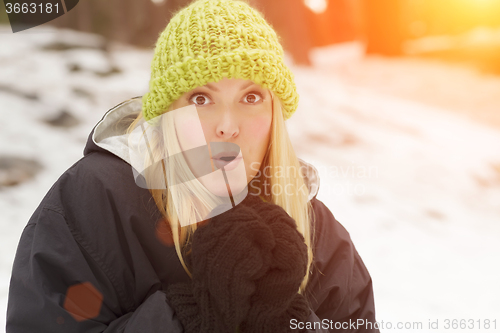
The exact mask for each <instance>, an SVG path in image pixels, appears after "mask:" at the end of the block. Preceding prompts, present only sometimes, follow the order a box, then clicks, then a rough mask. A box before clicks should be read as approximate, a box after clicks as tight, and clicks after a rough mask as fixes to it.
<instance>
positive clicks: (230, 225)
mask: <svg viewBox="0 0 500 333" xmlns="http://www.w3.org/2000/svg"><path fill="white" fill-rule="evenodd" d="M249 197H250V196H249ZM249 197H247V199H249V200H247V199H245V200H244V202H245V203H248V202H249V201H251V200H260V199H259V198H249ZM191 246H192V248H191V256H190V257H188V259H187V261H188V264H189V265H190V266H191V272H192V277H193V279H192V283H191V284H174V285H171V286H169V287H168V288H167V290H166V293H167V298H168V302H169V304H170V305H171V306H172V308H173V309H174V311H175V312H176V315H177V317H178V318H179V320H180V321H181V323H182V324H183V326H184V330H185V332H187V333H190V332H221V333H223V332H231V333H234V332H235V331H236V328H237V327H238V325H239V324H240V323H241V322H242V321H243V320H244V319H245V318H246V316H247V313H248V311H249V310H250V305H251V304H250V297H251V295H252V294H254V293H255V289H256V280H257V279H259V278H261V277H262V276H263V275H264V274H265V273H266V272H267V271H268V270H269V267H270V265H271V260H272V255H271V251H272V249H273V248H274V247H275V241H274V237H273V233H272V231H271V230H270V228H269V227H268V226H267V225H266V224H265V223H262V219H261V217H260V216H259V215H258V214H257V213H256V212H255V211H254V210H253V209H251V208H249V207H248V206H247V205H246V204H244V203H243V202H242V203H240V204H239V205H237V206H236V207H234V208H232V209H230V210H229V211H227V212H224V213H222V214H220V215H217V216H215V217H213V218H212V219H211V220H210V221H209V223H207V224H206V225H204V226H201V227H198V229H197V230H196V232H195V233H194V235H193V240H192V245H191Z"/></svg>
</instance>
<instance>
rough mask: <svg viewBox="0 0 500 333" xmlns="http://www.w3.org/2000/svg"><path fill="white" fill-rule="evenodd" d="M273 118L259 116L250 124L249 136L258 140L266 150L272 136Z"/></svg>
mask: <svg viewBox="0 0 500 333" xmlns="http://www.w3.org/2000/svg"><path fill="white" fill-rule="evenodd" d="M271 121H272V119H271V117H269V116H259V117H256V118H255V119H253V120H252V121H251V122H249V123H248V124H249V134H250V135H251V137H252V138H254V139H256V140H257V141H258V142H259V143H260V144H261V145H262V146H263V147H259V148H261V149H265V148H267V147H265V145H266V143H267V142H268V140H269V137H270V134H271Z"/></svg>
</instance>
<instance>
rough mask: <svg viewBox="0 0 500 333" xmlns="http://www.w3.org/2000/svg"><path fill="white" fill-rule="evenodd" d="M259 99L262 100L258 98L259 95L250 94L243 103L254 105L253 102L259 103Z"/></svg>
mask: <svg viewBox="0 0 500 333" xmlns="http://www.w3.org/2000/svg"><path fill="white" fill-rule="evenodd" d="M261 99H262V96H260V94H257V93H250V94H248V95H246V96H245V102H247V103H250V104H254V103H255V102H258V101H260V100H261Z"/></svg>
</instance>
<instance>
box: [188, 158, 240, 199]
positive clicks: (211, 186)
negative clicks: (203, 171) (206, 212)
mask: <svg viewBox="0 0 500 333" xmlns="http://www.w3.org/2000/svg"><path fill="white" fill-rule="evenodd" d="M224 174H225V176H224ZM198 180H199V181H200V182H201V184H202V185H203V186H205V188H206V189H207V190H208V191H210V192H211V193H213V194H214V195H216V196H218V197H227V198H229V195H232V196H235V195H237V194H240V193H241V192H243V191H245V190H246V188H247V185H248V182H247V174H246V171H245V165H244V163H239V165H238V167H236V168H235V169H233V170H228V171H225V172H222V170H217V171H215V172H212V173H210V174H208V175H205V176H203V177H200V178H198Z"/></svg>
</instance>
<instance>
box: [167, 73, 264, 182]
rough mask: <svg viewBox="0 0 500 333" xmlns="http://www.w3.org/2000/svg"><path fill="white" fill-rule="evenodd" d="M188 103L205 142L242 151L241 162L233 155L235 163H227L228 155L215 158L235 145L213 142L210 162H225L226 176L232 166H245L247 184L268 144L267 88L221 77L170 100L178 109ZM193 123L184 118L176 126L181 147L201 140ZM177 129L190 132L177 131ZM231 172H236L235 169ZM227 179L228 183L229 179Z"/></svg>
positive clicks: (235, 167)
mask: <svg viewBox="0 0 500 333" xmlns="http://www.w3.org/2000/svg"><path fill="white" fill-rule="evenodd" d="M190 104H194V105H195V106H196V109H197V111H198V117H199V120H200V122H201V127H202V130H203V135H204V138H205V142H206V143H207V144H209V145H210V143H221V142H226V143H232V144H236V145H238V147H239V150H240V151H241V153H240V155H239V156H240V158H241V156H242V159H241V161H243V162H241V161H240V162H238V160H237V159H235V160H234V162H235V163H231V164H227V162H225V160H227V157H224V156H222V160H221V159H219V158H217V155H219V154H220V153H221V151H224V152H230V151H234V149H232V148H230V147H231V146H232V147H235V146H234V145H225V147H226V148H223V147H224V145H221V144H218V145H217V144H216V145H212V146H211V147H212V149H211V151H210V159H211V162H212V163H213V166H215V167H217V168H219V169H220V168H221V167H224V166H225V165H227V169H228V170H229V171H228V172H227V176H228V178H230V177H231V169H237V168H240V167H243V166H244V169H245V171H244V173H246V183H245V184H244V185H245V186H246V185H247V184H248V183H249V182H250V181H251V180H252V179H253V178H254V177H255V175H256V174H257V172H258V170H259V167H260V164H261V163H262V160H263V158H264V156H265V154H266V151H267V148H268V146H269V138H270V133H271V122H272V101H271V94H270V92H269V90H267V89H263V88H262V87H260V86H259V85H258V84H256V83H254V82H253V81H250V80H243V79H228V78H223V79H222V80H220V81H218V82H210V83H208V84H206V85H205V86H201V87H197V88H195V89H193V90H191V91H189V92H187V93H185V94H183V95H182V96H181V97H180V98H179V99H177V100H176V101H175V102H174V103H173V108H174V109H178V108H181V107H184V106H187V105H190ZM195 125H196V124H190V123H189V122H184V123H183V124H181V125H179V126H182V128H177V132H178V139H179V143H180V145H181V148H183V150H184V147H188V148H191V147H193V146H196V144H194V143H195V141H196V142H200V140H199V139H200V138H199V134H198V135H196V134H195V133H193V128H194V127H195ZM189 127H192V128H189ZM198 127H199V125H198ZM179 132H182V133H193V134H192V135H179ZM197 136H198V137H197ZM190 141H192V142H190ZM214 147H221V149H219V150H218V149H217V148H214ZM214 150H215V151H214ZM222 155H224V154H222ZM192 163H195V161H191V163H190V161H189V160H188V164H190V166H191V164H192ZM238 164H239V165H238ZM235 165H236V166H235ZM241 170H243V169H241ZM233 175H236V171H235V172H233ZM240 175H241V172H240ZM235 177H236V176H235ZM229 180H230V181H229V183H231V179H229ZM202 183H204V182H203V181H202ZM240 183H241V181H240ZM205 185H207V184H205ZM210 187H213V186H210ZM224 190H226V189H224Z"/></svg>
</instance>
